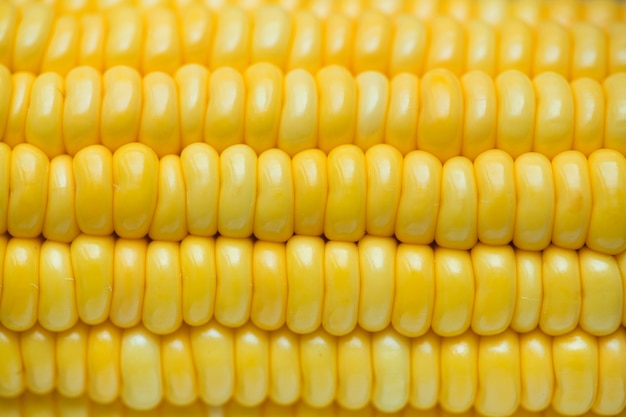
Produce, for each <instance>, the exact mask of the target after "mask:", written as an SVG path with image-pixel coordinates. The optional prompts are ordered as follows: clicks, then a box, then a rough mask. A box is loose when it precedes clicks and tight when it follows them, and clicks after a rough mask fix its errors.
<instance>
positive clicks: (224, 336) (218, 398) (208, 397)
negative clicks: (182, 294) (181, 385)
mask: <svg viewBox="0 0 626 417" xmlns="http://www.w3.org/2000/svg"><path fill="white" fill-rule="evenodd" d="M190 333H191V334H190V337H191V349H192V352H193V357H194V358H195V365H196V372H197V374H196V375H197V378H198V395H199V397H200V398H201V399H202V401H204V402H205V403H207V404H210V405H222V404H224V403H226V401H228V400H229V399H230V397H231V396H232V392H233V389H234V386H235V357H234V353H235V352H234V343H235V340H234V334H233V333H234V332H233V331H232V330H231V329H227V328H225V327H222V326H221V325H219V324H218V323H216V322H214V321H212V322H209V323H207V324H205V325H203V326H198V327H192V328H191V332H190Z"/></svg>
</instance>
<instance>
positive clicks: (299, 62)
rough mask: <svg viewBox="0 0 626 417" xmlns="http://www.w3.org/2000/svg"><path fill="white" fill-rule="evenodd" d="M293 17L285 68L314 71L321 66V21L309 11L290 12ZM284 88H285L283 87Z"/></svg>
mask: <svg viewBox="0 0 626 417" xmlns="http://www.w3.org/2000/svg"><path fill="white" fill-rule="evenodd" d="M292 16H293V19H294V22H293V27H292V33H293V35H292V38H291V46H290V50H288V51H287V53H288V58H287V66H286V69H288V70H292V69H298V68H300V69H302V70H305V71H307V72H310V73H315V72H317V70H319V68H320V67H321V66H322V23H321V22H320V21H319V19H317V18H316V17H315V15H314V14H313V13H311V12H308V11H305V10H297V11H294V12H292ZM285 89H286V88H285Z"/></svg>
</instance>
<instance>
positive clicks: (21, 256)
mask: <svg viewBox="0 0 626 417" xmlns="http://www.w3.org/2000/svg"><path fill="white" fill-rule="evenodd" d="M3 246H4V245H3ZM40 250H41V242H40V241H39V240H37V239H20V238H14V239H11V240H9V241H8V242H7V244H6V249H5V250H4V269H3V280H2V297H1V298H0V322H2V324H3V325H4V326H5V327H7V328H9V329H11V330H15V331H24V330H27V329H29V328H31V327H32V326H33V325H35V323H36V321H37V309H38V303H39V275H40V272H39V257H38V256H36V255H35V254H38V253H39V252H40Z"/></svg>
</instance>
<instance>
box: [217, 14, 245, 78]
mask: <svg viewBox="0 0 626 417" xmlns="http://www.w3.org/2000/svg"><path fill="white" fill-rule="evenodd" d="M250 26H251V25H250V23H249V17H248V15H247V14H246V13H245V11H243V10H241V9H240V8H237V7H235V6H225V7H222V8H220V9H219V11H218V13H217V24H216V27H215V35H214V37H213V47H212V48H211V56H210V59H211V65H210V67H211V69H213V70H214V69H216V68H220V67H224V66H230V67H233V68H235V69H238V70H240V71H243V70H244V69H245V67H246V65H247V64H248V48H249V42H250V38H251V36H250V32H251V30H250Z"/></svg>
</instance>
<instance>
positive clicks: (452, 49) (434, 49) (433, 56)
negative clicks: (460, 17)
mask: <svg viewBox="0 0 626 417" xmlns="http://www.w3.org/2000/svg"><path fill="white" fill-rule="evenodd" d="M429 29H430V39H429V40H430V45H429V48H428V55H426V62H425V66H424V69H425V70H426V71H429V70H432V69H446V70H448V71H450V72H451V73H452V74H455V75H457V76H458V75H461V73H462V72H463V63H464V62H465V42H466V41H465V37H464V33H463V26H462V25H461V24H460V23H459V22H457V21H456V20H454V19H453V18H452V17H450V16H437V17H434V18H433V19H432V20H431V21H430V22H429Z"/></svg>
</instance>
